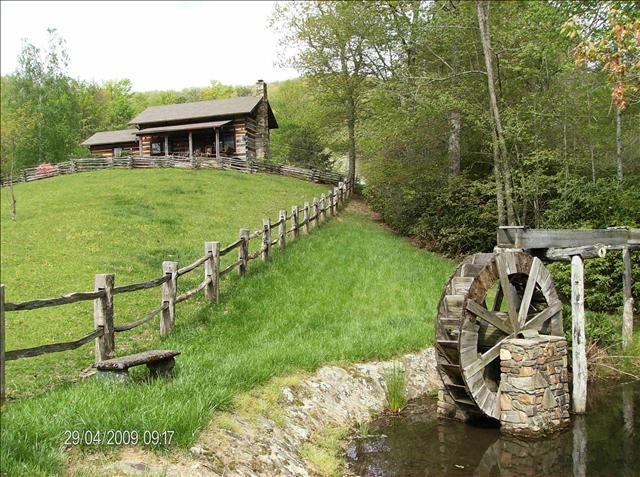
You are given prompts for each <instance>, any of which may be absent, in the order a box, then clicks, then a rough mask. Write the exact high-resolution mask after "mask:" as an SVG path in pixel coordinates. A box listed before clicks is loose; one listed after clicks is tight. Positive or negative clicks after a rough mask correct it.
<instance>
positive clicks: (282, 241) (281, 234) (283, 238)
mask: <svg viewBox="0 0 640 477" xmlns="http://www.w3.org/2000/svg"><path fill="white" fill-rule="evenodd" d="M278 247H280V248H281V249H282V250H284V249H285V248H286V247H287V211H286V210H281V211H280V225H279V226H278Z"/></svg>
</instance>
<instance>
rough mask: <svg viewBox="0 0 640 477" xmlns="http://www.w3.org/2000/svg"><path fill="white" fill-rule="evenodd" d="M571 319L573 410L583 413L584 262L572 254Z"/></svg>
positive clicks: (585, 400) (584, 399)
mask: <svg viewBox="0 0 640 477" xmlns="http://www.w3.org/2000/svg"><path fill="white" fill-rule="evenodd" d="M571 320H572V333H573V345H572V365H573V396H572V398H573V412H574V413H576V414H584V413H585V412H586V406H587V353H586V343H585V339H586V338H585V330H584V327H585V324H584V262H583V260H582V257H581V256H580V255H574V256H573V258H572V259H571Z"/></svg>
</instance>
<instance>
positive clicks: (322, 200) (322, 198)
mask: <svg viewBox="0 0 640 477" xmlns="http://www.w3.org/2000/svg"><path fill="white" fill-rule="evenodd" d="M320 210H321V211H322V220H326V219H327V195H326V194H325V193H324V192H323V193H322V195H321V196H320Z"/></svg>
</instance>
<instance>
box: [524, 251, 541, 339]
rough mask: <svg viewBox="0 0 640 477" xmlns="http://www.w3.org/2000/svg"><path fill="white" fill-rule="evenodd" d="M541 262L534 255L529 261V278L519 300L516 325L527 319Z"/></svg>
mask: <svg viewBox="0 0 640 477" xmlns="http://www.w3.org/2000/svg"><path fill="white" fill-rule="evenodd" d="M541 265H542V262H541V261H540V259H539V258H537V257H534V259H533V262H532V263H531V270H529V278H527V285H526V287H525V289H524V293H523V295H522V301H521V302H520V310H519V311H518V326H519V327H522V325H524V323H525V321H527V315H528V313H529V305H530V304H531V298H532V297H533V292H534V291H535V289H536V281H537V280H538V273H540V267H541Z"/></svg>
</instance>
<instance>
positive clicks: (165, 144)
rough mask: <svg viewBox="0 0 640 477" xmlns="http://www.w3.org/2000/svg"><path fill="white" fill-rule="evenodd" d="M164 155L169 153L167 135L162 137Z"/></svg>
mask: <svg viewBox="0 0 640 477" xmlns="http://www.w3.org/2000/svg"><path fill="white" fill-rule="evenodd" d="M164 155H165V156H168V155H169V136H168V135H166V136H165V137H164Z"/></svg>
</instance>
